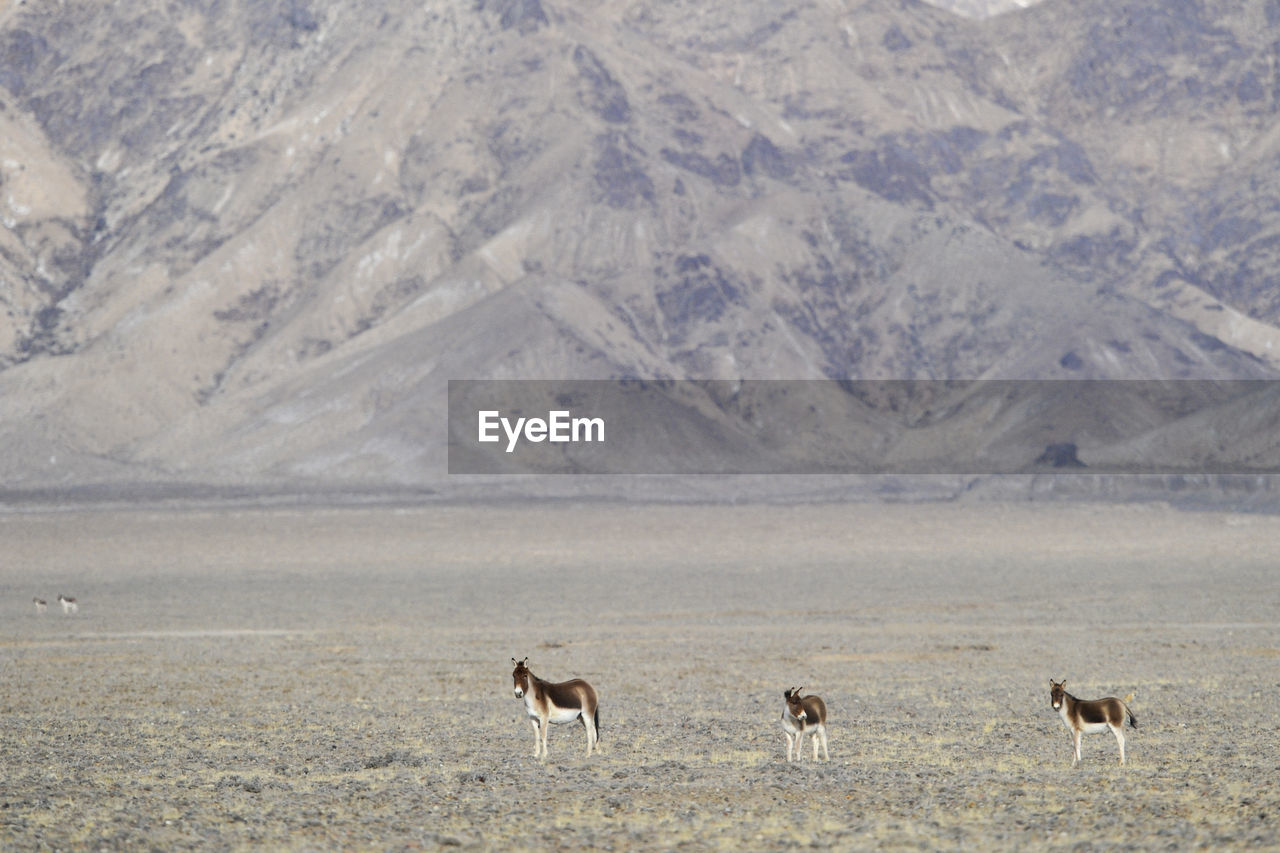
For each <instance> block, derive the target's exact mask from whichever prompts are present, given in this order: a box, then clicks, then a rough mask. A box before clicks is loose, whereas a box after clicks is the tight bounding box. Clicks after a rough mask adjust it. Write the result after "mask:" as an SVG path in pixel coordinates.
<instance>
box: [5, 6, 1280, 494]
mask: <svg viewBox="0 0 1280 853" xmlns="http://www.w3.org/2000/svg"><path fill="white" fill-rule="evenodd" d="M1010 5H1023V4H1009V3H999V2H988V3H974V2H969V3H963V2H956V3H953V4H951V7H950V8H952V9H954V10H955V12H959V13H963V14H955V13H953V12H952V11H948V10H947V9H942V8H937V7H936V6H931V5H926V4H924V3H920V2H913V0H866V2H837V0H823V1H822V2H814V3H811V4H807V5H797V6H791V5H787V6H785V7H780V6H779V5H778V4H775V3H771V2H765V0H744V2H738V3H734V4H727V3H725V4H707V3H696V2H661V3H659V2H650V0H640V2H626V3H623V2H617V1H616V0H595V1H594V2H593V1H592V0H581V2H556V0H479V2H475V0H465V2H464V0H455V1H454V2H444V3H432V4H426V5H423V4H416V3H408V2H399V0H386V1H385V2H364V3H355V2H330V3H321V2H307V0H291V2H287V3H266V2H256V0H242V2H206V3H195V2H193V3H185V4H181V5H179V6H173V5H171V4H161V3H158V2H152V0H139V2H136V3H131V4H127V6H125V4H98V3H92V2H75V0H68V2H66V3H59V4H51V3H46V4H40V3H9V4H7V5H4V6H0V57H3V59H0V140H3V149H2V150H3V154H2V156H0V219H2V220H3V223H4V226H5V227H4V229H3V230H2V231H0V299H2V301H3V306H4V311H3V312H2V313H0V442H3V444H2V446H3V447H4V448H6V450H5V452H4V453H3V454H0V477H2V478H3V482H4V483H5V484H6V485H7V487H8V488H10V489H15V490H23V489H43V488H72V487H78V486H85V485H93V484H98V485H99V486H102V485H111V484H116V485H121V486H123V485H130V484H132V485H133V486H139V485H141V486H145V485H146V484H161V483H180V484H181V483H185V484H213V485H220V486H227V487H236V488H268V489H281V490H286V491H287V490H290V489H309V488H320V489H330V490H341V489H357V488H358V489H372V490H377V489H379V488H409V489H416V488H441V487H443V486H442V484H444V483H445V482H446V478H445V473H444V472H445V461H444V460H445V445H446V425H445V413H444V409H445V400H446V395H445V387H446V382H447V380H449V379H480V378H497V379H503V378H545V379H553V378H582V379H589V378H613V377H642V378H659V379H661V378H694V379H753V378H758V379H766V378H795V379H807V378H813V379H818V378H833V379H846V378H853V379H889V378H892V379H939V380H942V379H950V380H968V379H984V378H985V379H993V378H999V379H1055V378H1066V379H1133V378H1146V379H1179V378H1204V379H1227V378H1233V379H1257V378H1274V377H1275V376H1276V375H1277V368H1278V366H1280V328H1278V327H1280V295H1277V294H1280V289H1278V288H1277V287H1276V286H1275V285H1274V283H1273V281H1272V278H1271V276H1272V273H1271V272H1270V271H1271V270H1272V269H1274V268H1275V264H1274V263H1273V262H1272V261H1273V260H1274V259H1275V256H1276V253H1277V252H1278V251H1280V248H1278V247H1280V213H1277V211H1280V178H1277V177H1276V175H1278V174H1280V170H1278V169H1277V168H1276V166H1277V160H1278V159H1280V132H1278V131H1277V130H1276V127H1277V123H1276V121H1275V117H1276V112H1277V102H1278V99H1280V70H1277V69H1280V64H1278V63H1277V58H1278V57H1280V3H1277V2H1269V3H1265V4H1250V5H1248V7H1247V8H1240V6H1239V4H1229V3H1225V2H1208V0H1206V2H1192V1H1191V0H1174V2H1164V0H1135V2H1115V1H1114V0H1107V2H1101V0H1084V2H1068V0H1047V2H1043V3H1040V4H1038V5H1034V6H1032V7H1030V8H1026V9H1014V10H1010V9H1009V8H1008V7H1009V6H1010ZM996 13H1001V14H996ZM966 16H967V17H966ZM1230 412H1231V410H1230V408H1229V407H1224V408H1223V409H1222V410H1221V413H1220V415H1218V418H1219V420H1220V424H1219V427H1218V429H1219V430H1220V433H1221V435H1220V439H1221V442H1222V443H1224V444H1226V445H1232V444H1237V443H1238V444H1239V445H1240V446H1246V445H1248V446H1253V445H1251V444H1250V442H1251V441H1253V440H1254V439H1256V438H1257V436H1256V435H1255V434H1254V433H1249V434H1241V432H1240V431H1242V430H1246V429H1249V430H1257V429H1258V428H1259V427H1258V425H1257V423H1256V422H1255V421H1253V420H1249V419H1241V418H1239V417H1234V416H1232V415H1231V414H1230ZM1121 414H1123V413H1121ZM727 416H729V415H728V414H727V415H726V417H727ZM1199 417H1201V418H1202V419H1204V418H1208V419H1213V418H1214V417H1215V415H1214V413H1213V412H1208V413H1202V414H1200V415H1199ZM1273 422H1274V421H1273ZM1153 428H1154V427H1153ZM1163 428H1165V427H1162V429H1163ZM955 429H957V430H962V431H963V430H969V431H970V432H969V433H965V434H963V435H958V436H953V437H951V438H949V439H947V440H945V441H944V440H939V442H938V443H937V444H936V445H935V446H936V447H937V448H938V449H937V450H936V451H935V452H937V453H945V448H946V447H947V446H949V442H951V441H962V442H968V443H969V444H972V443H974V442H975V441H978V440H980V436H975V435H973V434H972V430H973V429H975V427H974V426H973V425H972V424H971V423H969V422H967V421H966V422H964V423H959V422H957V424H956V425H955ZM921 452H927V451H921Z"/></svg>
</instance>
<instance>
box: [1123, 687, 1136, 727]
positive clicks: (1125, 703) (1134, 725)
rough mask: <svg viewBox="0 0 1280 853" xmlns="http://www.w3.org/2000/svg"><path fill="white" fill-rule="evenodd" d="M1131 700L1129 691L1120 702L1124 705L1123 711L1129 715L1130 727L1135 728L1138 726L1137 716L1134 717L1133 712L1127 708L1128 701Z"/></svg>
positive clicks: (1131, 695) (1131, 696)
mask: <svg viewBox="0 0 1280 853" xmlns="http://www.w3.org/2000/svg"><path fill="white" fill-rule="evenodd" d="M1132 701H1133V694H1132V693H1130V694H1129V695H1128V696H1126V697H1124V701H1123V702H1122V703H1121V704H1123V705H1124V712H1125V713H1126V714H1128V715H1129V726H1130V728H1135V729H1136V728H1137V727H1138V718H1137V717H1135V716H1134V715H1133V712H1132V711H1130V710H1129V703H1130V702H1132Z"/></svg>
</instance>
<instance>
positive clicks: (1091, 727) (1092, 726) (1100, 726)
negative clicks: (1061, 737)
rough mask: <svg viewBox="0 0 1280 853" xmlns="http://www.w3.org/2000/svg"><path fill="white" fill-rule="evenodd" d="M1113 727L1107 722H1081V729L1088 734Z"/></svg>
mask: <svg viewBox="0 0 1280 853" xmlns="http://www.w3.org/2000/svg"><path fill="white" fill-rule="evenodd" d="M1110 728H1111V727H1110V726H1108V725H1107V724H1106V723H1081V724H1080V731H1082V732H1084V733H1085V734H1087V735H1093V734H1097V733H1098V732H1105V731H1108V730H1109V729H1110Z"/></svg>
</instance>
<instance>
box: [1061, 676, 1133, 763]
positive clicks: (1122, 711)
mask: <svg viewBox="0 0 1280 853" xmlns="http://www.w3.org/2000/svg"><path fill="white" fill-rule="evenodd" d="M1066 686H1067V680H1066V679H1065V678H1064V679H1062V680H1061V681H1054V680H1053V679H1052V678H1050V679H1049V704H1050V705H1052V706H1053V709H1054V710H1055V711H1057V712H1058V714H1059V715H1060V716H1061V717H1062V722H1063V724H1065V725H1066V727H1067V730H1068V731H1070V732H1071V740H1072V742H1073V743H1074V744H1075V749H1076V752H1075V757H1074V758H1073V759H1072V760H1071V766H1072V767H1075V766H1076V765H1077V764H1079V763H1080V736H1081V735H1085V734H1094V733H1096V732H1105V731H1106V730H1107V729H1110V730H1111V733H1112V734H1113V735H1115V736H1116V743H1118V744H1120V763H1121V764H1124V723H1125V720H1126V719H1128V721H1129V725H1130V726H1132V727H1133V728H1135V729H1136V728H1137V727H1138V718H1137V717H1135V716H1134V715H1133V712H1132V711H1130V710H1129V706H1128V705H1126V704H1125V703H1124V702H1123V701H1121V700H1120V699H1117V698H1115V697H1114V696H1108V697H1107V698H1105V699H1077V698H1076V697H1074V696H1072V695H1071V694H1070V693H1068V692H1067V691H1066Z"/></svg>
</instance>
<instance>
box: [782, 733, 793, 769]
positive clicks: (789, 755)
mask: <svg viewBox="0 0 1280 853" xmlns="http://www.w3.org/2000/svg"><path fill="white" fill-rule="evenodd" d="M783 734H784V735H786V736H787V763H788V764H790V763H791V747H792V745H793V744H792V740H791V732H783Z"/></svg>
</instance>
